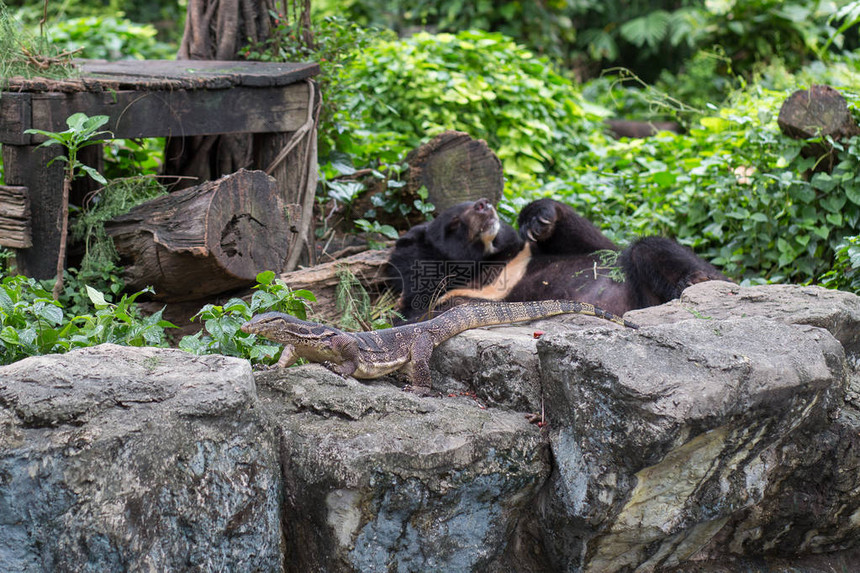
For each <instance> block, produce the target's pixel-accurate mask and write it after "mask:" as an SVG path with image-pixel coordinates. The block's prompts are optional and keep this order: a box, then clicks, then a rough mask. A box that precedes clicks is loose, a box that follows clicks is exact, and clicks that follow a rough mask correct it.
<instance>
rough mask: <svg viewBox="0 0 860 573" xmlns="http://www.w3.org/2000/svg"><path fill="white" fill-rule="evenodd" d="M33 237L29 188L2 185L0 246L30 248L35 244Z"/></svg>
mask: <svg viewBox="0 0 860 573" xmlns="http://www.w3.org/2000/svg"><path fill="white" fill-rule="evenodd" d="M32 237H33V235H32V230H31V227H30V200H29V197H28V192H27V188H26V187H22V186H20V185H0V246H4V247H10V248H13V249H28V248H30V247H32V246H33V238H32Z"/></svg>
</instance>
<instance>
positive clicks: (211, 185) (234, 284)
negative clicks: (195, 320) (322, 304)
mask: <svg viewBox="0 0 860 573" xmlns="http://www.w3.org/2000/svg"><path fill="white" fill-rule="evenodd" d="M287 207H290V208H287ZM299 212H300V208H299V206H297V205H294V206H285V205H284V203H283V201H282V200H281V198H280V196H279V193H278V188H277V183H276V182H275V180H274V179H272V178H271V177H268V176H266V174H265V173H263V172H262V171H244V170H241V171H239V172H238V173H235V174H233V175H228V176H225V177H223V178H221V179H219V180H218V181H210V182H207V183H205V184H203V185H200V186H199V187H194V188H191V189H184V190H182V191H178V192H176V193H171V194H170V195H166V196H164V197H159V198H158V199H154V200H152V201H148V202H146V203H144V204H142V205H138V206H137V207H135V208H134V209H132V210H131V211H130V212H128V213H127V214H125V215H121V216H119V217H116V218H114V219H113V220H112V221H110V222H109V223H108V224H107V225H105V230H106V231H107V233H108V234H109V235H110V236H111V237H113V240H114V244H115V246H116V250H117V252H118V253H119V254H120V258H121V264H122V265H123V266H125V275H124V277H123V278H124V279H125V281H126V285H127V286H128V287H129V288H131V289H133V290H139V289H141V288H144V287H145V286H147V285H151V286H153V287H155V297H156V298H158V299H160V300H170V301H184V300H194V299H200V298H203V297H205V296H207V295H213V294H218V293H223V292H226V291H229V290H233V289H236V288H240V287H245V286H250V285H251V284H253V283H254V279H255V278H256V276H257V274H258V273H260V272H262V271H266V270H271V271H275V272H278V271H279V270H280V269H281V268H283V263H284V260H285V259H286V257H287V255H288V253H289V251H290V247H291V243H292V239H291V237H293V236H294V235H295V233H294V232H293V231H292V228H294V225H295V223H296V221H295V220H293V221H291V220H290V218H291V216H292V217H295V218H297V217H298V214H299Z"/></svg>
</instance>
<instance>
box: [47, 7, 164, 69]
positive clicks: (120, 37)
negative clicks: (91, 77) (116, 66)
mask: <svg viewBox="0 0 860 573" xmlns="http://www.w3.org/2000/svg"><path fill="white" fill-rule="evenodd" d="M156 33H157V32H156V30H155V28H154V27H152V26H151V25H149V24H135V23H134V22H131V21H129V20H126V19H124V18H116V17H113V16H87V17H84V18H74V19H71V20H66V21H63V22H58V23H57V24H55V25H53V26H51V27H50V29H49V30H48V37H49V38H50V39H51V42H52V43H53V44H54V45H56V46H60V47H62V48H63V49H64V50H77V49H78V48H83V51H81V52H80V53H79V54H78V55H77V57H79V58H101V59H106V60H123V59H137V60H145V59H169V58H173V57H175V55H176V48H175V47H173V46H170V45H168V44H165V43H163V42H159V41H157V40H156V39H155V36H156Z"/></svg>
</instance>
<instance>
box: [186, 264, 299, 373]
mask: <svg viewBox="0 0 860 573" xmlns="http://www.w3.org/2000/svg"><path fill="white" fill-rule="evenodd" d="M257 283H258V284H257V286H256V287H254V288H255V289H256V291H255V292H254V294H253V295H252V296H251V302H250V303H247V302H245V301H244V300H242V299H238V298H233V299H230V300H228V301H227V302H226V303H225V304H223V305H214V304H207V305H206V306H204V307H203V308H202V309H200V312H198V313H197V314H196V315H195V317H199V318H200V319H201V320H202V321H203V325H204V326H205V332H204V331H200V332H198V333H197V334H194V335H190V336H184V337H183V338H182V340H180V341H179V348H181V349H183V350H186V351H188V352H191V353H192V354H224V355H226V356H237V357H240V358H247V359H249V360H251V362H254V363H263V364H274V363H275V362H276V361H277V359H278V358H279V357H280V351H281V347H280V346H279V345H276V344H273V343H271V342H269V341H268V340H266V339H265V338H257V336H256V335H255V334H247V333H245V332H242V331H241V330H240V327H241V326H242V323H244V322H246V321H248V320H250V319H251V317H253V316H254V315H255V314H258V313H262V312H269V311H277V312H286V313H288V314H292V315H293V316H296V317H298V318H301V319H305V318H307V302H314V301H316V298H315V297H314V295H313V294H312V293H311V292H310V291H307V290H296V291H294V290H291V289H290V287H289V286H287V285H286V284H285V283H284V281H282V280H281V279H279V278H275V273H273V272H271V271H266V272H262V273H260V274H259V275H257Z"/></svg>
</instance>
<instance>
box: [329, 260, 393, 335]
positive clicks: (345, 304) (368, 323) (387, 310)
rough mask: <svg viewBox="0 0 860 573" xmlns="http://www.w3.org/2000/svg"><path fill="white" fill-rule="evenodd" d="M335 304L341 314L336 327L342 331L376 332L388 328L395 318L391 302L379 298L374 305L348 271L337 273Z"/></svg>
mask: <svg viewBox="0 0 860 573" xmlns="http://www.w3.org/2000/svg"><path fill="white" fill-rule="evenodd" d="M337 278H338V283H337V287H336V288H335V304H336V305H337V309H338V310H339V311H340V313H341V317H340V320H339V321H338V326H339V327H340V328H342V329H344V330H354V331H355V330H376V329H380V328H390V327H391V324H392V322H393V320H394V317H395V311H394V304H393V300H390V297H389V298H386V297H381V298H380V299H379V300H378V301H377V303H376V305H375V306H374V305H373V304H372V303H371V300H370V295H369V294H368V292H367V290H366V289H365V288H364V286H363V285H362V284H361V282H359V280H358V279H357V278H356V277H355V275H354V274H352V273H351V272H350V271H349V269H346V268H344V269H341V270H339V271H338V272H337Z"/></svg>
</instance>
